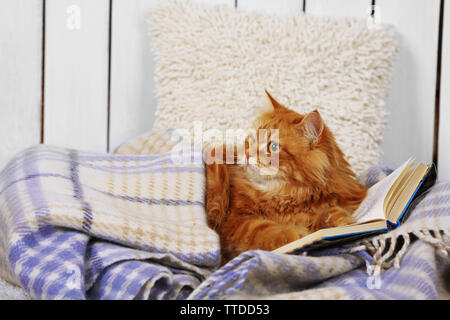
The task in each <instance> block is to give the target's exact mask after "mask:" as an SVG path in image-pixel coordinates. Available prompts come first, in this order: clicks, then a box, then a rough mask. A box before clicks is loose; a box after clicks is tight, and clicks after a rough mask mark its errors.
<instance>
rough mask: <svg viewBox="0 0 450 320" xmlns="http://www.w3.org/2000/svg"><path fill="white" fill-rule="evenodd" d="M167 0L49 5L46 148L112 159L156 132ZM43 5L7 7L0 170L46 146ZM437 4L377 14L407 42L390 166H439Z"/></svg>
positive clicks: (328, 6) (343, 3)
mask: <svg viewBox="0 0 450 320" xmlns="http://www.w3.org/2000/svg"><path fill="white" fill-rule="evenodd" d="M164 1H169V0H132V1H129V0H128V1H125V0H112V1H110V0H96V1H89V0H46V1H45V4H46V6H45V7H46V12H45V14H46V21H45V22H46V26H45V73H44V79H45V83H44V88H45V90H44V102H45V103H44V117H43V118H44V128H43V129H44V131H43V139H44V142H45V143H47V144H52V145H58V146H64V147H71V148H77V149H81V150H91V151H100V152H105V151H108V150H109V151H112V150H114V149H115V148H116V147H117V146H118V145H119V144H120V143H122V142H123V141H125V140H127V139H130V138H132V137H134V136H136V135H138V134H141V133H143V132H145V131H148V130H150V129H151V127H152V125H153V122H154V112H155V110H156V97H155V84H154V80H153V73H154V61H153V56H152V53H151V42H150V38H149V35H148V26H147V24H146V21H145V20H146V16H147V14H148V13H149V12H150V11H151V10H152V9H153V8H155V7H156V6H158V5H159V4H161V3H162V2H164ZM196 1H198V2H203V3H211V4H218V3H222V4H228V5H230V6H233V7H234V6H235V5H236V4H237V7H238V8H239V9H243V10H257V11H263V12H266V13H273V14H277V15H289V14H299V13H300V12H302V11H303V6H304V4H305V8H306V14H312V15H319V16H320V15H321V16H340V17H342V16H357V17H360V18H363V17H368V16H369V12H370V10H371V3H372V1H371V0H306V1H303V0H279V1H275V0H273V1H272V0H267V1H261V0H238V1H235V0H196ZM43 3H44V1H43V0H2V3H1V8H2V10H0V21H1V23H2V28H0V58H1V59H0V70H1V72H0V139H1V143H0V167H1V166H3V165H4V163H5V162H6V161H7V159H8V158H10V157H11V156H12V155H13V154H14V153H15V152H16V151H18V150H20V149H23V148H25V147H27V146H29V145H32V144H36V143H39V142H40V139H41V95H42V91H41V86H42V83H41V78H42V74H41V70H42V63H41V62H42V46H41V45H42V35H43V34H42V29H43V7H44V6H43ZM110 3H112V7H111V8H110ZM439 3H440V0H376V6H375V16H376V17H377V19H378V20H379V21H381V22H382V23H390V24H393V25H394V26H395V28H396V30H397V32H398V39H399V44H400V51H399V55H398V58H397V61H396V63H395V68H394V75H393V81H392V87H391V89H390V92H389V96H388V98H387V101H386V107H387V109H388V111H389V112H390V115H389V117H388V119H387V120H388V122H389V126H388V128H387V129H386V132H385V138H384V142H383V150H384V154H385V155H384V159H383V160H384V161H385V162H387V163H388V164H391V165H396V164H399V163H400V162H402V161H404V159H406V158H408V157H409V156H415V157H416V159H417V160H420V161H426V162H429V161H431V160H432V150H433V128H434V104H435V86H436V69H437V66H436V64H437V46H438V31H439V30H438V22H439ZM449 7H450V5H449V4H447V6H446V7H445V19H444V21H445V25H444V37H443V51H442V54H443V57H442V72H441V74H442V78H441V99H440V105H441V108H440V110H441V111H440V116H441V120H440V128H439V129H440V130H439V133H440V134H439V167H440V168H439V169H440V170H439V171H440V176H441V177H445V178H446V179H450V165H449V163H450V148H449V146H450V48H449V47H450V44H449V42H450V40H449V39H450V8H449ZM110 14H111V16H110ZM110 18H111V21H110ZM110 23H111V24H110ZM110 37H111V43H110ZM110 45H111V47H109V46H110ZM108 141H109V146H108ZM108 147H109V148H108Z"/></svg>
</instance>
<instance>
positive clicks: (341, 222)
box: [329, 212, 355, 227]
mask: <svg viewBox="0 0 450 320" xmlns="http://www.w3.org/2000/svg"><path fill="white" fill-rule="evenodd" d="M352 223H355V219H353V217H352V216H351V215H350V214H348V213H347V212H341V213H338V214H334V215H330V221H329V224H330V226H332V227H340V226H346V225H349V224H352Z"/></svg>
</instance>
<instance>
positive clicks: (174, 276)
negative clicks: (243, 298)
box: [0, 146, 219, 299]
mask: <svg viewBox="0 0 450 320" xmlns="http://www.w3.org/2000/svg"><path fill="white" fill-rule="evenodd" d="M201 155H202V153H201V150H194V151H193V152H192V154H191V156H190V157H189V158H188V156H187V155H186V156H185V157H184V158H183V155H181V156H180V158H176V157H173V155H172V154H171V153H165V154H160V155H155V156H120V155H114V156H113V155H98V154H88V153H80V152H77V151H75V150H65V149H58V148H52V147H46V146H38V147H33V148H30V149H27V150H25V151H23V152H22V153H21V154H19V155H17V156H16V157H15V158H14V159H13V160H12V161H11V162H10V163H9V164H8V165H7V166H6V168H5V169H4V170H3V171H2V172H1V174H0V261H2V265H1V274H2V276H3V277H4V278H6V279H7V280H9V281H12V282H14V283H17V284H20V285H21V286H22V287H23V288H25V290H26V291H27V292H28V293H29V294H30V295H31V296H32V297H34V298H38V299H85V298H89V299H130V298H143V299H147V298H164V299H175V298H183V297H186V296H187V295H188V294H189V293H190V292H191V291H192V289H193V288H195V287H197V286H198V284H199V283H200V282H201V281H202V280H204V279H205V278H206V277H207V276H208V275H209V274H210V273H211V271H212V270H214V269H215V268H217V266H218V263H219V241H218V237H217V235H216V233H215V232H214V231H212V230H211V229H209V228H208V227H207V224H206V219H205V213H204V189H205V177H204V166H203V163H202V161H201ZM195 159H200V161H196V160H195ZM192 160H195V161H192Z"/></svg>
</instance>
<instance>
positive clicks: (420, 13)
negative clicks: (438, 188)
mask: <svg viewBox="0 0 450 320" xmlns="http://www.w3.org/2000/svg"><path fill="white" fill-rule="evenodd" d="M375 10H376V11H378V12H379V17H380V21H381V22H382V23H389V24H392V25H394V26H395V28H396V30H397V32H398V42H399V53H398V56H397V59H396V61H395V65H394V74H393V79H392V86H391V89H390V92H389V96H388V97H387V100H386V108H387V111H388V112H389V113H390V115H389V116H388V118H387V121H388V127H387V128H386V130H385V134H384V141H383V144H382V148H383V151H384V155H383V161H384V162H385V163H387V164H391V165H399V164H401V163H403V162H404V161H405V160H406V159H408V158H409V157H411V156H412V157H415V159H416V160H417V161H422V162H426V163H429V162H431V161H432V153H433V135H434V132H433V130H434V107H435V90H436V64H437V45H438V31H439V30H438V29H439V0H396V1H392V0H377V2H376V8H375Z"/></svg>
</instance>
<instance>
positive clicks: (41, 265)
mask: <svg viewBox="0 0 450 320" xmlns="http://www.w3.org/2000/svg"><path fill="white" fill-rule="evenodd" d="M149 150H150V149H149ZM166 156H167V155H166ZM155 163H156V164H157V165H156V166H155ZM161 168H171V169H169V170H167V172H165V175H164V179H166V181H170V180H171V179H172V181H173V182H174V183H172V184H168V185H167V186H165V187H164V180H163V179H162V178H161V177H160V176H157V177H155V176H153V175H154V174H156V172H157V170H159V169H161ZM183 168H186V167H185V164H183V165H175V164H174V163H172V162H170V161H167V157H166V158H165V155H164V153H162V154H160V155H158V156H139V157H136V156H118V155H115V156H112V155H108V156H105V155H93V154H83V153H77V152H75V151H73V150H63V149H55V148H49V147H37V148H32V149H29V150H26V151H24V152H23V153H21V154H19V155H18V156H17V157H16V158H15V159H13V160H12V161H11V163H10V164H9V165H8V166H7V167H6V168H5V169H4V170H3V171H2V172H1V173H0V231H1V232H0V266H1V267H2V268H1V269H0V274H1V276H2V277H3V278H5V279H8V280H9V281H12V282H16V283H17V284H19V285H21V286H22V287H23V288H25V289H26V291H27V292H28V293H29V294H30V295H31V296H32V297H34V298H38V299H229V298H239V299H241V298H246V299H253V298H269V299H424V298H426V299H433V298H437V297H439V296H438V283H439V275H438V264H440V265H443V264H445V263H446V262H447V263H448V260H449V259H448V251H449V235H450V231H449V227H450V201H449V199H450V183H437V184H436V185H435V186H434V187H432V188H431V189H430V190H429V191H428V192H427V194H426V195H425V197H424V198H423V199H420V200H421V201H420V202H418V203H416V204H415V205H416V206H415V208H414V210H413V211H412V213H411V215H410V217H409V218H408V220H407V221H406V222H405V223H404V224H403V225H402V226H400V227H399V228H397V229H396V230H394V231H391V232H389V233H387V234H384V235H381V236H377V237H374V238H370V239H366V240H364V241H362V242H358V243H352V244H349V245H347V246H343V247H340V248H337V249H334V250H325V251H315V252H310V253H309V254H308V255H300V256H296V255H285V254H276V253H272V252H265V251H261V250H256V251H248V252H245V253H243V254H241V255H240V256H238V257H236V258H235V259H233V260H232V261H230V262H229V263H228V264H227V265H225V266H224V267H222V268H220V269H218V270H216V268H217V264H218V262H219V243H218V238H217V235H216V234H215V233H214V232H212V231H211V230H209V229H208V228H207V226H206V221H205V218H204V212H202V211H201V210H203V209H202V208H203V202H202V201H203V196H204V195H203V194H201V193H203V192H204V189H203V188H204V186H203V183H204V180H203V179H200V180H196V179H195V176H194V178H193V177H190V178H186V179H188V181H189V183H182V182H180V181H184V180H183V179H181V180H178V178H177V177H178V176H179V175H180V174H181V175H183V174H184V173H186V172H188V173H189V175H197V173H196V171H195V170H191V171H185V169H183ZM191 168H194V169H203V167H202V165H199V166H198V167H197V165H193V167H191ZM390 172H391V170H389V169H381V168H372V169H371V170H369V172H368V174H367V175H366V176H363V177H362V179H363V181H364V182H365V183H366V184H367V185H368V186H370V185H372V184H374V183H375V182H376V181H378V180H379V179H381V178H383V177H384V176H386V175H387V174H389V173H390ZM172 174H173V176H172ZM200 176H202V177H203V175H200ZM174 177H175V178H174ZM203 178H204V177H203ZM152 179H153V181H151V180H152ZM175 181H179V182H180V183H181V184H182V185H183V186H184V188H180V187H178V188H177V187H176V186H177V183H175ZM196 189H199V190H201V192H200V193H198V194H197V193H195V192H194V191H195V190H196ZM181 190H184V193H180V192H181ZM158 192H159V193H158ZM174 194H177V196H174ZM158 195H159V196H158ZM161 195H166V197H161ZM197 204H198V205H197ZM192 207H194V208H198V209H199V210H200V211H198V212H197V211H195V210H193V209H192ZM177 209H179V210H177ZM177 219H178V220H177ZM190 223H192V224H190ZM111 224H112V225H113V226H112V227H111ZM180 225H181V226H180ZM185 225H190V229H191V230H186V229H187V228H185ZM146 228H148V229H146ZM177 228H179V230H178V229H177ZM147 233H151V235H152V236H150V235H147ZM416 238H417V239H418V240H416V241H414V239H416ZM183 241H184V242H185V244H184V245H183ZM436 252H437V253H439V254H440V255H442V256H446V255H447V256H446V257H445V258H444V259H443V260H442V258H439V257H440V256H439V255H436ZM438 259H441V260H439V261H438ZM442 261H444V262H442ZM214 270H216V271H215V272H214ZM212 272H214V273H212ZM211 273H212V274H211Z"/></svg>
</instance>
